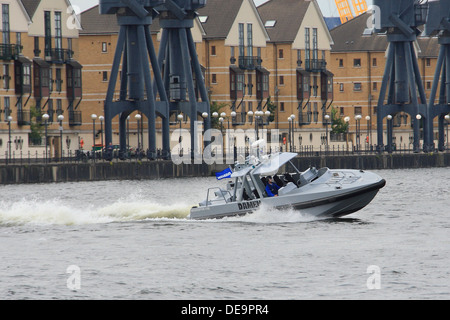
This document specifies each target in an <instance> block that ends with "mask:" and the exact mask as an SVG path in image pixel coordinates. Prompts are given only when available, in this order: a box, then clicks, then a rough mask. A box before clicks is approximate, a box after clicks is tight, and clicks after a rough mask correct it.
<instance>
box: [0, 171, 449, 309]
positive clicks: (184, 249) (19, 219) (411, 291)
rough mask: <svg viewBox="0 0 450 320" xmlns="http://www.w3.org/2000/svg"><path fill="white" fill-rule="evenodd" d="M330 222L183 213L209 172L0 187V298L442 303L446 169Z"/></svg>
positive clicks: (408, 181)
mask: <svg viewBox="0 0 450 320" xmlns="http://www.w3.org/2000/svg"><path fill="white" fill-rule="evenodd" d="M375 172H377V173H378V174H380V175H381V176H382V177H383V178H385V179H386V181H387V185H386V187H385V188H384V189H382V190H381V191H380V192H379V194H378V195H377V197H376V198H375V199H374V201H373V202H372V203H371V204H370V205H369V206H368V207H366V208H365V209H363V210H361V211H359V212H357V213H354V214H352V215H350V216H348V217H345V218H341V219H335V220H316V219H314V218H312V217H308V216H306V215H304V214H302V212H296V211H290V210H287V211H276V210H272V209H268V208H264V207H261V208H260V209H259V210H258V211H257V212H256V213H254V214H252V215H248V216H245V217H239V218H226V219H223V220H213V221H190V220H188V219H186V217H187V215H188V214H189V209H190V207H191V206H192V205H195V204H196V203H197V202H199V201H202V200H203V198H204V197H205V195H206V190H207V188H208V187H213V186H216V185H218V184H219V185H221V184H224V183H225V182H222V181H220V182H217V181H216V180H215V179H214V178H194V179H191V178H189V179H177V180H159V181H108V182H79V183H62V184H39V185H12V186H1V187H0V194H1V200H0V299H7V300H11V299H139V300H140V299H160V300H162V299H174V300H181V299H183V300H184V299H188V300H191V299H194V300H197V299H205V300H210V299H213V300H215V299H237V300H244V299H275V300H278V299H283V300H291V299H294V300H297V299H449V298H450V268H449V265H450V210H449V208H450V197H449V191H450V188H449V181H450V180H449V178H450V169H448V168H438V169H417V170H416V169H414V170H383V171H375Z"/></svg>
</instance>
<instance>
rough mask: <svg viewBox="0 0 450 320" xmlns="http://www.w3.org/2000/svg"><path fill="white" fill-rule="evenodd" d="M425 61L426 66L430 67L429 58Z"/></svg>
mask: <svg viewBox="0 0 450 320" xmlns="http://www.w3.org/2000/svg"><path fill="white" fill-rule="evenodd" d="M425 61H426V66H427V67H431V59H430V58H427V59H426V60H425Z"/></svg>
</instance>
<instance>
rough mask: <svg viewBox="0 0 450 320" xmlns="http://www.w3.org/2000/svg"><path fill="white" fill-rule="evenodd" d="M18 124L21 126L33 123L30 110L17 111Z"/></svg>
mask: <svg viewBox="0 0 450 320" xmlns="http://www.w3.org/2000/svg"><path fill="white" fill-rule="evenodd" d="M17 124H18V125H19V126H29V125H30V124H31V113H30V111H29V110H26V111H24V110H19V111H17Z"/></svg>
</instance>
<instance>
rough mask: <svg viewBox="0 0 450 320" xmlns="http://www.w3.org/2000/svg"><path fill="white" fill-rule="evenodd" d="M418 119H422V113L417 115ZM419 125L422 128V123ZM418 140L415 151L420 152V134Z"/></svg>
mask: <svg viewBox="0 0 450 320" xmlns="http://www.w3.org/2000/svg"><path fill="white" fill-rule="evenodd" d="M416 119H417V121H419V122H420V120H422V115H421V114H417V115H416ZM417 127H419V128H420V125H417ZM417 140H418V141H417V146H414V152H415V153H418V152H420V136H418V138H417Z"/></svg>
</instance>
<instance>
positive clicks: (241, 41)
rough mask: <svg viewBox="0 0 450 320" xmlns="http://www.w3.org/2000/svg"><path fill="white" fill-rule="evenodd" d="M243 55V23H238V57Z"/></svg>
mask: <svg viewBox="0 0 450 320" xmlns="http://www.w3.org/2000/svg"><path fill="white" fill-rule="evenodd" d="M244 56H245V47H244V24H243V23H239V57H244Z"/></svg>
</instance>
